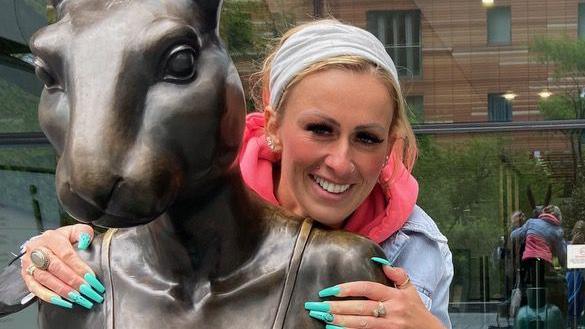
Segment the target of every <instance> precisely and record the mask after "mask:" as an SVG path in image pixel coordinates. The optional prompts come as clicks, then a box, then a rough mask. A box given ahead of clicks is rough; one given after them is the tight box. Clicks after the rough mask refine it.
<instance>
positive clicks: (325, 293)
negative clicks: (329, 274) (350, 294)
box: [319, 286, 341, 297]
mask: <svg viewBox="0 0 585 329" xmlns="http://www.w3.org/2000/svg"><path fill="white" fill-rule="evenodd" d="M340 291H341V288H339V286H334V287H329V288H325V289H323V290H321V291H319V297H331V296H337V295H338V294H339V292H340Z"/></svg>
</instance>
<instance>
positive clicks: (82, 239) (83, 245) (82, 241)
mask: <svg viewBox="0 0 585 329" xmlns="http://www.w3.org/2000/svg"><path fill="white" fill-rule="evenodd" d="M90 242H91V237H90V236H89V234H87V233H85V232H83V233H81V234H79V241H78V242H77V249H79V250H85V249H87V247H89V244H90Z"/></svg>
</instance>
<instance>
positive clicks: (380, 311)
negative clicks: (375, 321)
mask: <svg viewBox="0 0 585 329" xmlns="http://www.w3.org/2000/svg"><path fill="white" fill-rule="evenodd" d="M373 313H374V317H376V318H379V317H384V316H386V307H384V303H382V302H378V306H377V307H376V308H375V309H374V311H373Z"/></svg>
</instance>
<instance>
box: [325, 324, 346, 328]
mask: <svg viewBox="0 0 585 329" xmlns="http://www.w3.org/2000/svg"><path fill="white" fill-rule="evenodd" d="M325 329H345V327H340V326H336V325H334V324H328V325H326V326H325Z"/></svg>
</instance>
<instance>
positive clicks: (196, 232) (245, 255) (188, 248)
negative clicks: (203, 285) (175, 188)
mask: <svg viewBox="0 0 585 329" xmlns="http://www.w3.org/2000/svg"><path fill="white" fill-rule="evenodd" d="M261 211H263V208H262V207H261V206H260V205H259V204H258V203H257V202H255V201H254V200H252V199H251V198H250V195H249V194H248V192H247V190H246V189H245V187H244V186H243V183H242V181H241V179H240V176H239V173H236V174H233V175H229V176H228V177H225V178H222V179H221V180H220V181H219V182H217V184H216V186H215V188H213V189H211V190H210V191H209V193H208V195H207V196H205V197H201V198H198V199H197V200H185V201H182V202H180V203H179V204H177V205H175V206H174V207H172V208H171V209H169V211H168V212H167V215H168V217H167V220H165V221H163V223H160V224H159V225H162V226H163V227H162V229H163V230H167V231H172V233H173V235H175V236H176V237H177V238H178V240H179V243H180V244H181V245H182V246H183V248H184V250H185V252H186V253H187V256H188V258H189V262H190V264H191V267H192V268H193V269H195V270H197V271H198V272H200V271H202V270H203V271H204V272H208V274H209V276H210V277H211V278H213V277H222V276H226V275H229V274H230V273H232V272H233V271H235V270H236V269H237V268H239V267H240V266H241V265H242V264H243V263H244V262H246V260H247V259H249V258H250V257H251V256H252V255H253V252H254V250H256V248H257V245H258V244H259V243H260V242H261V241H262V237H263V235H264V233H263V228H264V226H263V224H264V223H263V222H262V219H261V218H262V216H261V215H260V212H261ZM157 229H160V228H157Z"/></svg>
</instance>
